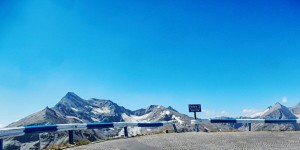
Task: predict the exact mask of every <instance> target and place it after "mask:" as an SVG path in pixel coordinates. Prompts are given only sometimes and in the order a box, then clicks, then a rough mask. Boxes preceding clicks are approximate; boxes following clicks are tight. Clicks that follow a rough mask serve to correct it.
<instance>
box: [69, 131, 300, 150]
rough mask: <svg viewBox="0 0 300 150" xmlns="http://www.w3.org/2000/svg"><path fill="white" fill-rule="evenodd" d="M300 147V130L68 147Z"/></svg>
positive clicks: (168, 149) (144, 149)
mask: <svg viewBox="0 0 300 150" xmlns="http://www.w3.org/2000/svg"><path fill="white" fill-rule="evenodd" d="M135 149H137V150H141V149H142V150H159V149H161V150H185V149H203V150H206V149H214V150H219V149H222V150H224V149H230V150H231V149H239V150H240V149H255V150H266V149H272V150H274V149H286V150H296V149H297V150H299V149H300V132H294V131H290V132H270V131H269V132H268V131H262V132H216V133H202V132H200V133H195V132H190V133H171V134H157V135H149V136H142V137H136V138H127V139H119V140H113V141H105V142H101V143H95V144H90V145H85V146H80V147H74V148H70V149H68V150H135Z"/></svg>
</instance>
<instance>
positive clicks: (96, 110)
mask: <svg viewBox="0 0 300 150" xmlns="http://www.w3.org/2000/svg"><path fill="white" fill-rule="evenodd" d="M92 112H93V113H94V114H105V113H110V109H109V108H108V107H102V109H101V108H93V110H92Z"/></svg>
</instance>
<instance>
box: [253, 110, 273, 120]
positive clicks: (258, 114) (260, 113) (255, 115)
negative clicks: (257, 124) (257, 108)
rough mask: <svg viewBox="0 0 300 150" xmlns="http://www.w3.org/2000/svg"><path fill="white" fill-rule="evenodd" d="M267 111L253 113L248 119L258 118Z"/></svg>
mask: <svg viewBox="0 0 300 150" xmlns="http://www.w3.org/2000/svg"><path fill="white" fill-rule="evenodd" d="M269 110H270V108H267V109H266V110H264V111H261V112H257V113H255V114H252V115H250V117H251V118H255V117H260V116H262V115H264V114H265V113H266V112H268V111H269Z"/></svg>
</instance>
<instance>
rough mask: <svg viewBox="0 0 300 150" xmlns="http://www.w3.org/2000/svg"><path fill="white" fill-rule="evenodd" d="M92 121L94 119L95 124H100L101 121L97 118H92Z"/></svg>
mask: <svg viewBox="0 0 300 150" xmlns="http://www.w3.org/2000/svg"><path fill="white" fill-rule="evenodd" d="M91 119H92V120H93V121H94V122H100V120H99V119H97V118H94V117H92V118H91Z"/></svg>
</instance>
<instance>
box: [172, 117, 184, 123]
mask: <svg viewBox="0 0 300 150" xmlns="http://www.w3.org/2000/svg"><path fill="white" fill-rule="evenodd" d="M172 119H175V120H177V121H178V122H179V124H184V121H182V120H180V117H176V116H175V115H173V116H172Z"/></svg>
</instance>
